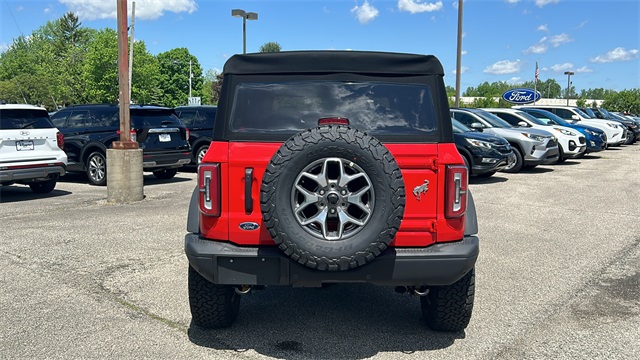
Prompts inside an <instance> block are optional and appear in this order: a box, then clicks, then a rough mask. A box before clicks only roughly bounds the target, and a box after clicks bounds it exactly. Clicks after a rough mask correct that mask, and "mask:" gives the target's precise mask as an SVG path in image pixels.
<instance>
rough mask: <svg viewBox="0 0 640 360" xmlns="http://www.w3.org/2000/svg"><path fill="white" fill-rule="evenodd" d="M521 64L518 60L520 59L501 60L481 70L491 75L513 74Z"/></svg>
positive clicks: (518, 69)
mask: <svg viewBox="0 0 640 360" xmlns="http://www.w3.org/2000/svg"><path fill="white" fill-rule="evenodd" d="M521 66H522V63H521V62H520V60H516V61H509V60H501V61H498V62H497V63H495V64H493V65H491V66H487V67H486V68H485V69H484V70H483V72H485V73H488V74H493V75H504V74H513V73H517V72H518V71H520V67H521Z"/></svg>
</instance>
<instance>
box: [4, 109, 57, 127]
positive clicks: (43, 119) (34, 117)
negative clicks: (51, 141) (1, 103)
mask: <svg viewBox="0 0 640 360" xmlns="http://www.w3.org/2000/svg"><path fill="white" fill-rule="evenodd" d="M52 127H53V125H52V124H51V121H49V113H47V111H46V110H34V109H6V110H0V129H2V130H15V129H50V128H52Z"/></svg>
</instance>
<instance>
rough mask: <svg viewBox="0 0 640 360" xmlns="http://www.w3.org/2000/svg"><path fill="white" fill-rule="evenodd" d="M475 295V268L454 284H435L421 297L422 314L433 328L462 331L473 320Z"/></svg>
mask: <svg viewBox="0 0 640 360" xmlns="http://www.w3.org/2000/svg"><path fill="white" fill-rule="evenodd" d="M474 295H475V269H471V270H470V271H469V272H468V273H467V274H466V275H465V276H463V277H462V279H460V280H458V281H456V282H455V283H453V284H452V285H447V286H434V287H432V288H430V289H429V293H428V294H427V295H426V296H423V297H421V298H420V305H421V307H422V316H423V318H424V320H425V322H426V323H427V325H428V326H429V328H431V329H432V330H435V331H462V330H464V329H465V328H466V327H467V325H469V321H470V320H471V313H472V311H473V299H474Z"/></svg>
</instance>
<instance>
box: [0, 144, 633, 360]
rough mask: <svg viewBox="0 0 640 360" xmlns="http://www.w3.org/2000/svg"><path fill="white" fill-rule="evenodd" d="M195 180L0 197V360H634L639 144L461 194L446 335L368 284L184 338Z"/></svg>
mask: <svg viewBox="0 0 640 360" xmlns="http://www.w3.org/2000/svg"><path fill="white" fill-rule="evenodd" d="M195 177H196V174H195V172H194V171H185V172H179V173H178V175H177V176H176V177H175V178H174V179H171V180H169V181H167V180H156V179H155V178H154V177H153V176H152V175H150V174H149V175H145V180H144V181H145V187H144V193H145V199H144V200H143V201H140V202H136V203H132V204H119V205H114V204H108V203H107V202H106V197H107V188H106V187H96V186H90V185H88V184H87V183H86V178H84V177H83V176H82V175H67V176H65V177H64V178H63V179H61V181H60V182H59V183H58V186H57V187H56V190H54V191H53V192H52V193H51V194H47V195H36V194H33V193H31V191H30V190H29V188H28V187H26V186H17V185H16V186H9V187H2V188H0V269H1V273H2V275H1V279H2V280H1V284H0V287H1V289H2V291H0V312H1V314H2V316H0V358H3V359H15V358H65V359H71V358H83V359H87V358H107V357H108V358H135V359H138V358H162V359H164V358H210V359H270V358H278V359H369V358H373V359H424V358H438V359H556V358H564V359H585V358H588V359H638V358H640V331H639V330H638V329H640V221H639V219H640V144H638V145H631V146H624V147H618V148H614V149H611V150H607V151H604V152H600V153H597V154H594V155H588V156H587V157H586V158H585V159H580V160H568V161H567V162H566V163H564V164H561V165H553V166H539V167H537V168H535V169H531V170H528V171H524V172H522V173H517V174H506V173H498V174H496V175H495V176H493V177H491V178H488V179H472V181H471V185H470V188H471V191H472V192H473V195H474V198H475V200H476V207H477V210H478V215H479V218H478V222H479V237H480V241H481V250H480V251H481V252H480V257H479V260H478V263H477V268H476V298H475V307H474V312H473V317H472V319H471V323H470V325H469V327H468V328H467V329H466V330H465V331H463V332H458V333H437V332H433V331H430V330H429V329H428V328H427V327H426V326H425V325H424V323H423V321H422V317H421V313H420V306H419V300H418V299H417V298H415V297H413V298H412V297H409V296H408V295H403V294H397V293H395V292H394V290H393V288H387V287H375V286H372V285H366V284H357V285H336V286H333V287H329V288H324V289H305V288H288V287H269V288H267V289H266V290H264V291H254V292H252V293H251V294H250V295H247V296H244V297H243V299H242V304H241V309H240V315H239V317H238V320H237V322H236V323H235V324H234V325H233V326H232V327H231V328H229V329H224V330H217V331H203V330H200V329H198V328H195V327H192V326H191V324H190V322H191V316H190V313H189V305H188V295H187V266H188V263H187V260H186V257H185V256H184V251H183V246H184V234H185V232H186V214H187V205H188V202H189V199H190V196H191V191H192V189H193V187H194V186H195Z"/></svg>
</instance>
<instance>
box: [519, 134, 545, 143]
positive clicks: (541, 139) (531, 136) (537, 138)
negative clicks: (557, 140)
mask: <svg viewBox="0 0 640 360" xmlns="http://www.w3.org/2000/svg"><path fill="white" fill-rule="evenodd" d="M521 134H522V135H524V136H526V137H528V138H529V139H531V140H533V141H539V142H544V139H546V137H544V136H541V135H535V134H530V133H524V132H523V133H521Z"/></svg>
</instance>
